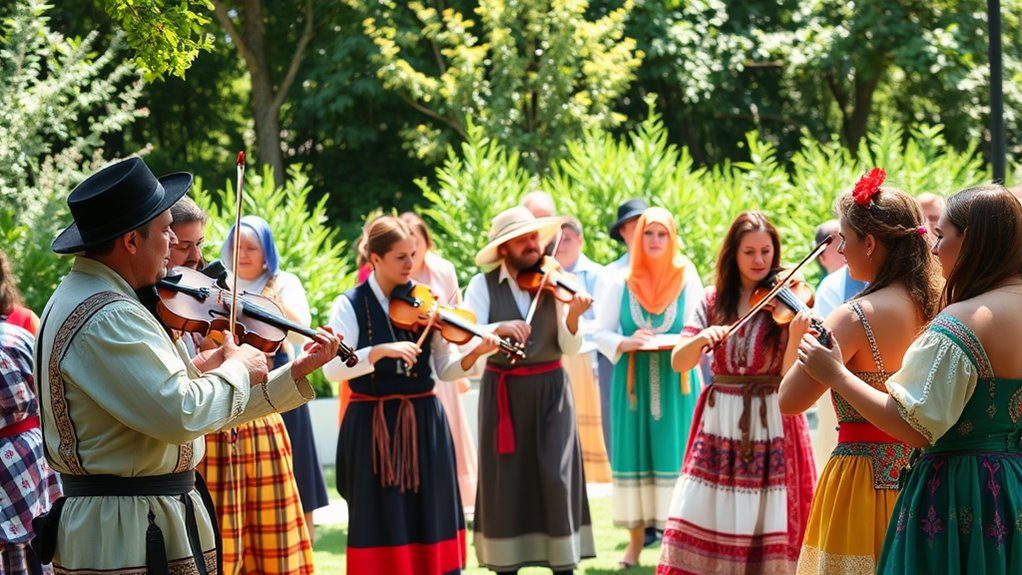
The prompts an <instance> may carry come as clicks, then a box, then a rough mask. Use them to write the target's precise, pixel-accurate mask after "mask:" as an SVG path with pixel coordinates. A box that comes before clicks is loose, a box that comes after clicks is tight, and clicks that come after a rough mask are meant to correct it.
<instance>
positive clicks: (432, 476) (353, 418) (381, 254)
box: [323, 216, 498, 575]
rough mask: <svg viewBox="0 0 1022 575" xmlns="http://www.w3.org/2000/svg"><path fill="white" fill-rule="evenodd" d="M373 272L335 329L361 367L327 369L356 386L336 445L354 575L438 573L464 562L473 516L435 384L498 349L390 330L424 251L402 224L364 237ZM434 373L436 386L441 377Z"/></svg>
mask: <svg viewBox="0 0 1022 575" xmlns="http://www.w3.org/2000/svg"><path fill="white" fill-rule="evenodd" d="M365 237H366V241H365V246H366V253H367V254H368V257H369V263H370V265H372V267H373V272H372V274H370V276H369V278H368V279H367V280H366V281H365V282H364V283H361V284H359V285H358V286H357V287H355V288H353V289H351V290H349V291H348V292H346V293H345V294H344V295H343V296H342V297H339V298H337V300H336V301H335V302H334V307H333V309H332V310H331V312H330V325H334V326H343V327H342V329H344V330H345V332H344V333H345V335H346V336H348V339H349V340H351V341H354V342H356V345H355V346H354V347H355V348H356V354H357V356H358V358H359V362H358V363H357V364H356V365H355V366H353V367H348V366H346V365H344V364H343V363H341V361H340V360H339V359H337V360H334V361H332V362H330V363H328V364H327V365H325V366H324V367H323V369H324V373H325V374H326V376H327V378H329V379H335V380H337V379H347V380H348V381H349V382H350V384H351V391H352V395H351V405H350V406H349V407H348V409H347V411H346V412H345V414H344V421H343V422H342V423H341V430H340V434H339V435H338V439H337V491H338V492H339V493H340V494H341V497H344V499H345V500H346V501H347V502H348V513H349V518H350V519H349V523H348V525H349V527H348V549H347V565H348V567H347V568H348V573H402V574H412V575H417V574H422V575H439V574H447V573H458V572H460V571H461V569H462V567H464V564H465V552H466V549H465V517H464V514H463V512H462V506H461V499H460V497H459V495H458V483H457V469H456V466H455V455H454V444H453V442H452V440H451V432H450V428H449V427H448V425H447V417H446V416H445V415H444V413H443V407H442V406H441V405H440V402H439V401H438V400H437V397H436V392H435V391H434V386H435V383H436V379H439V380H441V381H451V380H454V379H457V378H458V377H464V376H465V374H466V372H467V371H468V370H470V369H471V368H472V367H473V365H474V364H475V362H476V360H478V358H479V357H481V356H482V355H484V354H488V353H489V352H492V351H493V350H495V349H496V348H497V345H498V339H497V337H496V336H494V335H492V334H487V336H486V338H485V339H483V340H482V341H481V343H479V344H478V345H476V346H475V347H474V348H472V350H471V351H470V352H468V353H467V354H465V355H461V354H460V353H459V352H456V350H455V348H453V347H451V346H450V345H449V344H448V343H447V342H446V341H444V340H443V338H441V336H440V334H439V333H438V331H439V330H433V331H432V332H431V333H430V334H429V339H428V340H427V341H426V342H424V345H423V346H422V347H421V348H420V347H419V346H418V345H417V344H416V341H417V340H418V339H419V338H420V337H421V335H422V330H423V329H425V328H418V329H417V330H415V331H407V330H404V329H401V328H399V327H398V326H396V325H394V324H393V323H392V322H391V319H390V316H389V313H388V310H389V308H390V302H391V299H392V298H393V297H394V296H395V295H397V294H398V293H400V292H401V291H403V290H407V289H408V288H409V287H410V285H411V281H410V280H411V276H412V269H413V266H414V261H415V257H416V253H417V252H418V250H419V249H425V247H424V246H422V247H419V246H418V245H417V241H416V238H415V234H414V232H413V231H412V230H411V229H410V228H409V227H408V225H407V224H406V223H405V222H403V221H402V220H400V219H398V218H395V217H392V216H382V217H379V218H377V219H375V220H373V221H372V222H370V223H369V225H368V226H367V228H366V231H365ZM434 373H435V374H436V378H434Z"/></svg>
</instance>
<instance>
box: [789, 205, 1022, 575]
mask: <svg viewBox="0 0 1022 575" xmlns="http://www.w3.org/2000/svg"><path fill="white" fill-rule="evenodd" d="M935 233H936V236H937V242H936V243H935V244H934V247H933V252H934V253H935V254H936V255H937V257H938V258H939V260H940V263H941V266H942V267H943V274H944V277H945V278H946V279H947V282H946V284H945V286H944V292H943V295H942V298H941V300H942V303H945V304H946V305H947V307H945V308H944V309H943V310H942V311H941V313H940V314H939V315H938V316H937V317H936V318H935V319H934V320H933V322H932V323H931V324H930V325H929V327H928V328H927V329H926V331H925V332H924V333H923V334H922V335H921V336H920V337H919V338H918V339H916V341H915V342H913V343H912V345H911V346H910V347H909V349H908V351H907V352H906V353H905V357H904V359H903V360H902V367H901V369H900V370H899V371H898V372H897V373H895V374H894V375H892V376H891V377H890V379H888V380H887V391H888V392H889V395H888V393H885V392H884V391H881V390H878V389H875V388H873V387H872V386H870V385H869V384H867V383H866V382H864V381H862V380H861V379H859V378H857V377H855V376H854V375H853V374H852V373H851V372H850V371H849V370H848V369H847V368H846V367H845V366H844V365H843V364H842V361H841V358H842V351H841V349H840V345H835V346H834V348H833V349H827V348H825V347H823V346H820V345H819V344H816V343H813V342H812V341H810V340H811V339H812V338H809V337H805V338H803V340H802V342H801V344H800V346H799V359H798V361H799V364H801V366H802V367H803V369H805V370H806V371H807V372H808V373H809V374H810V375H811V376H812V377H813V378H814V379H816V380H817V381H820V382H824V383H825V384H827V385H828V386H829V387H830V388H831V389H832V390H833V391H835V392H837V393H839V394H840V395H841V396H842V397H844V398H845V399H846V400H847V401H848V403H849V404H850V405H851V406H852V407H853V408H854V409H855V410H856V411H857V412H859V413H860V414H862V415H863V416H864V417H865V418H866V419H867V420H869V421H870V422H871V423H873V424H874V425H876V426H877V427H878V428H880V429H881V430H883V431H884V432H885V433H887V434H889V435H891V436H893V437H895V438H898V439H900V440H902V441H904V442H905V443H907V444H909V445H911V446H913V447H919V448H922V449H921V451H917V452H916V453H917V454H920V453H921V456H920V457H918V458H917V459H916V460H915V461H914V462H913V463H912V464H911V468H910V469H908V470H905V471H904V472H903V473H902V477H901V482H902V488H901V493H900V494H899V496H898V501H897V503H896V505H895V508H894V513H893V516H892V518H891V524H890V526H889V527H888V529H887V536H886V539H885V540H884V547H883V552H882V553H881V555H880V561H879V565H878V567H877V573H880V574H881V575H893V574H907V573H913V574H914V573H926V574H928V575H938V574H943V573H970V574H971V573H985V574H998V573H1022V354H1020V353H1019V351H1018V342H1019V341H1020V340H1022V206H1020V205H1019V202H1018V200H1016V199H1015V198H1014V196H1012V195H1011V194H1010V193H1009V192H1008V191H1007V190H1006V189H1004V188H1003V187H1001V186H997V185H987V186H979V187H975V188H970V189H967V190H963V191H961V192H958V193H956V194H954V195H953V196H951V197H950V198H948V202H947V206H946V207H945V209H944V212H943V213H942V214H941V216H940V219H939V220H938V222H937V225H936V227H935Z"/></svg>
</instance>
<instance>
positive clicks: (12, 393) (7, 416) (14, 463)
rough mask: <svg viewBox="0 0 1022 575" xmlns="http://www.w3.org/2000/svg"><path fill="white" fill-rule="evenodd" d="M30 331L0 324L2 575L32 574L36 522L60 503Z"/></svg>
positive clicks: (0, 571) (0, 573)
mask: <svg viewBox="0 0 1022 575" xmlns="http://www.w3.org/2000/svg"><path fill="white" fill-rule="evenodd" d="M34 343H35V338H33V337H32V334H30V333H29V332H28V331H26V330H24V329H22V328H20V327H18V326H15V325H13V324H9V323H6V322H3V321H0V575H27V574H28V573H29V568H30V567H29V563H28V561H29V558H28V550H27V547H28V544H29V542H30V541H31V540H32V536H33V534H34V532H33V530H32V519H34V518H35V517H38V516H39V515H42V514H43V513H45V512H46V511H48V510H49V509H50V507H51V506H52V505H53V502H54V501H56V500H57V498H58V497H60V493H61V491H60V482H59V481H58V480H57V474H56V473H54V472H53V470H52V469H50V466H49V465H48V464H47V463H46V459H45V458H44V456H43V436H42V433H41V432H40V430H39V402H38V401H36V390H35V383H34V380H33V378H32V346H33V344H34Z"/></svg>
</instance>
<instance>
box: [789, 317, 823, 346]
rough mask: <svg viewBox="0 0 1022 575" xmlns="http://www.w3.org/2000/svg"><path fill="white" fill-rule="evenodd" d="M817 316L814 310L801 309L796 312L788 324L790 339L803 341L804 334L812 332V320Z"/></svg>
mask: <svg viewBox="0 0 1022 575" xmlns="http://www.w3.org/2000/svg"><path fill="white" fill-rule="evenodd" d="M816 317H817V316H816V314H814V313H813V312H808V313H807V312H804V311H800V312H798V313H797V314H795V317H794V318H792V320H791V323H789V324H788V341H801V340H802V336H803V335H805V334H807V333H810V331H811V328H810V325H811V322H812V321H813V319H814V318H816Z"/></svg>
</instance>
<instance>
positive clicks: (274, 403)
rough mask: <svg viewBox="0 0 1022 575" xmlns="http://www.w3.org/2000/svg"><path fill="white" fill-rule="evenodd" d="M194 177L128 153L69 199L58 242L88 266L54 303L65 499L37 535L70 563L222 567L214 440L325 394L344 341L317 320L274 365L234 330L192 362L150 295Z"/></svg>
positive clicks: (43, 330)
mask: <svg viewBox="0 0 1022 575" xmlns="http://www.w3.org/2000/svg"><path fill="white" fill-rule="evenodd" d="M191 183H192V175H191V174H188V173H177V174H171V175H168V176H164V177H163V178H160V179H157V178H156V177H155V176H154V175H153V174H152V172H151V171H150V170H149V168H148V166H146V164H145V162H143V161H142V160H141V159H140V158H131V159H128V160H124V161H121V162H118V163H116V164H113V165H110V166H107V167H106V168H103V169H102V170H100V171H98V172H97V173H95V174H93V175H92V176H90V177H89V178H87V179H86V180H85V181H84V182H82V183H81V184H80V185H79V186H78V187H77V188H75V190H74V191H73V192H72V193H71V195H70V196H69V197H68V206H69V207H70V210H71V214H72V216H73V217H74V222H73V223H72V224H71V225H70V226H68V228H66V229H65V230H64V231H63V232H61V234H60V235H59V236H58V237H57V238H56V239H55V240H54V241H53V244H52V249H53V251H54V252H56V253H58V254H74V255H75V260H74V264H73V266H72V268H71V271H70V272H69V273H68V274H67V276H65V277H64V279H63V280H62V281H61V283H60V285H59V286H58V287H57V289H56V291H55V292H54V294H53V296H52V297H51V298H50V301H49V303H47V305H46V309H45V310H44V312H43V320H42V324H41V327H40V337H39V340H38V345H37V349H36V360H37V361H36V372H35V377H36V381H37V382H38V384H39V388H40V394H39V398H40V406H41V410H40V411H41V419H42V428H43V435H44V443H45V447H46V456H47V460H48V461H49V463H50V465H51V467H53V468H54V469H56V470H57V471H59V472H60V473H61V475H62V479H63V482H64V489H65V498H63V499H61V500H60V501H58V503H57V504H56V505H55V506H54V509H53V510H52V511H51V512H50V514H48V515H47V516H46V517H45V519H44V520H43V521H40V522H39V524H38V526H37V527H38V529H37V537H36V539H35V541H34V545H35V546H36V549H37V550H38V551H39V552H40V553H41V555H42V559H43V561H44V562H47V563H48V562H50V561H51V559H52V562H53V564H54V565H55V566H56V567H58V569H63V570H67V571H79V572H85V571H89V572H100V571H102V572H128V571H131V572H149V573H158V572H164V573H166V572H168V571H171V572H179V571H180V572H194V573H199V574H203V575H205V574H208V573H217V572H218V550H217V542H216V537H215V528H214V524H213V519H212V517H213V512H212V510H211V509H210V507H211V505H210V503H209V499H208V494H206V492H205V486H204V485H203V484H202V482H201V479H199V478H197V477H196V476H195V474H194V471H193V470H194V468H195V465H196V463H197V462H198V461H199V460H200V459H201V458H202V456H203V453H204V443H203V441H202V439H203V436H204V434H206V433H208V432H211V431H214V430H216V429H220V428H223V427H225V426H227V425H237V424H239V423H242V422H244V421H248V420H251V419H253V418H257V417H262V416H264V415H266V414H269V413H272V412H275V411H278V410H286V409H291V408H293V407H296V406H298V405H301V404H303V403H305V402H307V401H308V400H309V399H312V397H313V395H314V394H313V391H312V388H311V387H310V386H309V383H308V381H307V380H306V376H308V375H309V374H310V373H311V372H312V371H313V370H315V369H318V368H319V367H320V366H321V365H323V364H324V363H326V362H327V361H328V360H329V359H330V358H332V357H334V355H335V354H336V353H337V348H338V342H339V340H338V338H337V336H335V335H333V333H332V332H331V331H330V330H328V329H320V330H319V331H318V332H317V334H316V338H315V342H314V343H313V344H310V346H309V347H308V348H307V349H306V350H305V352H304V353H303V354H302V355H301V356H300V357H299V358H298V359H296V360H295V361H294V362H292V363H290V364H288V365H287V366H284V367H282V368H280V369H277V370H274V371H272V372H268V371H267V368H266V359H265V356H264V355H263V354H262V353H261V352H260V351H258V350H256V349H254V348H252V347H250V346H248V345H240V346H239V345H236V344H235V343H234V341H233V340H232V339H231V338H227V340H228V341H226V342H225V343H224V344H223V345H222V346H221V347H219V348H217V349H215V350H211V351H209V352H207V353H204V354H201V355H200V356H199V357H197V358H196V359H195V360H191V359H189V357H188V355H187V352H186V350H185V347H184V345H183V344H181V343H180V342H175V341H173V340H172V339H171V337H170V335H169V332H168V330H167V329H165V328H164V326H163V325H161V323H160V322H159V321H158V320H157V319H156V317H155V316H154V315H153V313H152V312H151V311H150V309H149V308H147V307H145V306H144V305H142V303H141V301H140V299H139V295H138V294H139V293H141V292H143V291H144V290H146V289H147V288H149V287H150V286H152V285H154V284H155V283H156V282H157V281H159V280H160V279H162V278H163V277H164V275H165V274H166V267H167V265H168V263H169V258H170V253H171V247H172V246H173V245H174V244H175V243H176V242H177V237H176V236H175V235H174V232H173V231H172V229H171V220H172V217H171V214H170V211H169V208H170V207H171V205H173V204H174V203H175V202H176V201H177V200H178V199H179V198H181V197H182V196H183V195H184V194H185V192H186V191H187V190H188V188H189V187H191ZM62 515H63V517H62Z"/></svg>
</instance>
